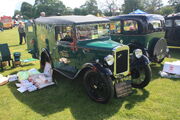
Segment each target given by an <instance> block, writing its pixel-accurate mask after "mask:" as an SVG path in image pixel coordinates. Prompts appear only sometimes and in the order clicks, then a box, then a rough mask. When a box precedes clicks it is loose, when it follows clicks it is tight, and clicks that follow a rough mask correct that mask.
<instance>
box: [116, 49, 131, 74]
mask: <svg viewBox="0 0 180 120" xmlns="http://www.w3.org/2000/svg"><path fill="white" fill-rule="evenodd" d="M115 67H116V74H118V73H122V72H125V71H127V70H128V50H123V51H118V52H116V66H115Z"/></svg>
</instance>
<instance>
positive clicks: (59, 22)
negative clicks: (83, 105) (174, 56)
mask: <svg viewBox="0 0 180 120" xmlns="http://www.w3.org/2000/svg"><path fill="white" fill-rule="evenodd" d="M109 22H110V21H109V20H108V19H105V18H99V17H95V16H52V17H41V18H37V19H35V21H34V23H32V24H30V23H27V24H26V35H27V43H28V49H29V52H30V53H31V54H32V56H33V57H34V58H40V65H41V69H44V66H45V63H46V62H49V63H51V65H52V68H53V71H57V72H59V73H60V74H62V75H64V76H66V77H67V78H69V79H75V78H76V77H77V76H78V75H79V74H82V75H83V76H84V77H83V79H84V80H83V83H84V87H85V89H86V92H87V94H88V96H89V97H90V98H91V99H92V100H94V101H96V102H100V103H107V102H108V101H109V100H110V99H111V98H112V97H113V95H114V93H116V94H117V92H119V91H121V90H122V89H118V85H119V84H121V83H122V82H126V81H127V80H130V81H131V82H130V87H131V84H132V86H133V87H135V88H144V87H145V86H147V85H148V83H149V81H150V80H151V69H150V67H149V59H148V58H147V57H146V56H144V55H143V54H142V51H141V50H140V49H137V50H135V51H134V54H133V55H131V56H130V54H129V47H128V46H127V45H123V44H120V43H117V42H115V41H112V40H111V38H110V34H109V29H108V28H109ZM131 78H132V79H131ZM126 83H129V81H128V82H126ZM124 84H125V83H124ZM127 85H128V84H127ZM114 86H115V87H114ZM126 87H127V86H126ZM126 87H124V88H126ZM127 88H129V86H128V87H127ZM127 88H126V92H127V91H128V90H129V89H127ZM114 91H116V92H114ZM123 92H124V91H121V93H123Z"/></svg>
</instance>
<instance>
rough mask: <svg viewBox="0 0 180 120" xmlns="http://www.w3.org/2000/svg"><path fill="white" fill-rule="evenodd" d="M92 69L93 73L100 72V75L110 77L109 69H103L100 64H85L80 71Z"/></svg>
mask: <svg viewBox="0 0 180 120" xmlns="http://www.w3.org/2000/svg"><path fill="white" fill-rule="evenodd" d="M88 69H92V70H94V71H97V72H100V73H101V74H102V75H106V76H110V75H112V72H111V71H110V69H108V68H105V67H103V65H101V64H100V63H86V64H84V65H83V67H82V69H81V70H88Z"/></svg>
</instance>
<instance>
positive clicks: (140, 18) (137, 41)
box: [109, 14, 169, 63]
mask: <svg viewBox="0 0 180 120" xmlns="http://www.w3.org/2000/svg"><path fill="white" fill-rule="evenodd" d="M109 19H110V20H111V23H110V32H111V37H112V40H114V41H117V42H120V43H122V44H125V45H128V46H129V47H130V52H131V53H132V52H133V51H134V50H135V49H137V48H139V49H141V50H142V51H143V53H144V54H145V55H146V56H147V57H148V58H149V59H150V60H151V61H152V62H156V63H161V62H162V61H163V60H164V58H165V57H166V56H167V55H168V52H169V49H168V47H167V42H166V39H165V38H164V35H165V31H164V22H165V21H164V17H163V16H161V15H156V14H128V15H120V16H115V17H110V18H109Z"/></svg>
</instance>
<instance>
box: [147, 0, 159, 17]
mask: <svg viewBox="0 0 180 120" xmlns="http://www.w3.org/2000/svg"><path fill="white" fill-rule="evenodd" d="M162 6H163V3H162V0H144V8H145V9H144V10H145V11H146V12H148V13H151V14H153V13H158V12H159V10H160V9H161V7H162Z"/></svg>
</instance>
